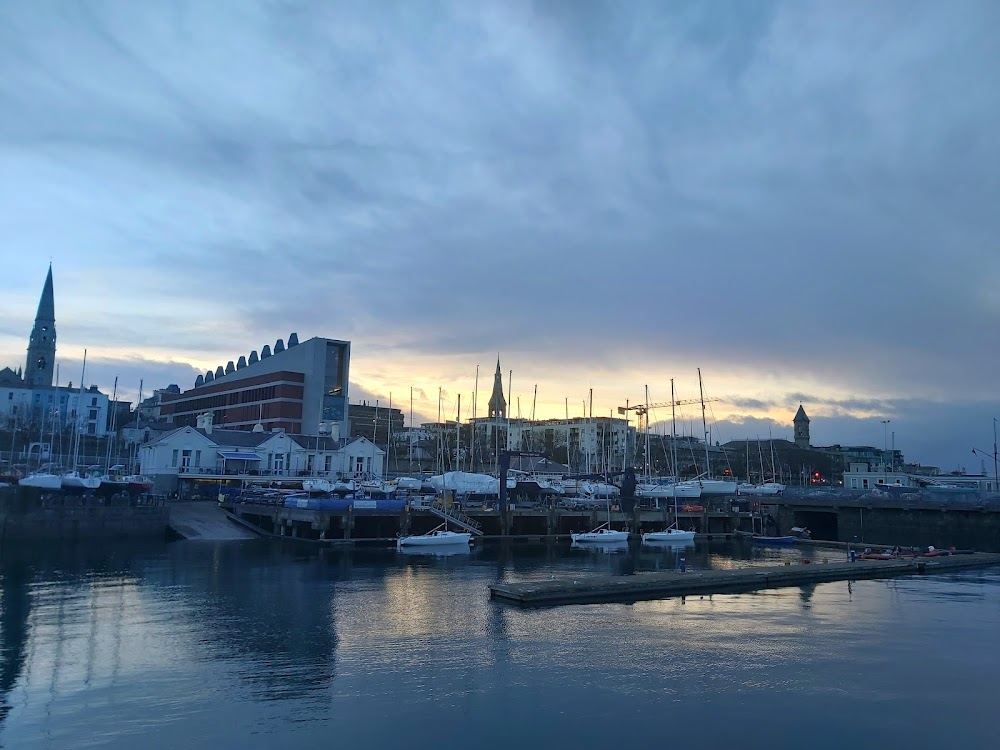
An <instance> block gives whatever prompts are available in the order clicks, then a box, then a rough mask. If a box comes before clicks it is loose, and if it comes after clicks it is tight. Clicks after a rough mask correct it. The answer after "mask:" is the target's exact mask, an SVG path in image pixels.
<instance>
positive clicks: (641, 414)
mask: <svg viewBox="0 0 1000 750" xmlns="http://www.w3.org/2000/svg"><path fill="white" fill-rule="evenodd" d="M718 400H719V399H717V398H706V399H705V402H706V403H707V402H709V401H718ZM700 403H701V399H700V398H684V399H680V400H679V401H674V402H673V403H671V402H670V401H657V402H656V403H653V404H648V405H647V404H636V405H635V406H619V407H618V413H619V414H627V413H628V412H630V411H634V412H635V416H636V418H637V424H636V431H637V432H638V433H639V434H642V433H643V431H644V430H645V429H646V416H647V414H648V413H649V412H651V411H652V410H653V409H664V408H666V407H668V406H691V405H693V404H700Z"/></svg>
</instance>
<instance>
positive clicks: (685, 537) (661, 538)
mask: <svg viewBox="0 0 1000 750" xmlns="http://www.w3.org/2000/svg"><path fill="white" fill-rule="evenodd" d="M642 541H644V542H693V541H694V532H693V531H681V530H680V529H667V530H666V531H650V532H648V533H646V534H643V535H642Z"/></svg>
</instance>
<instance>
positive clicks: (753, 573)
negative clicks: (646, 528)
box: [489, 552, 1000, 607]
mask: <svg viewBox="0 0 1000 750" xmlns="http://www.w3.org/2000/svg"><path fill="white" fill-rule="evenodd" d="M991 565H1000V554H988V553H983V552H980V553H976V554H972V555H954V556H947V557H917V558H902V559H899V560H858V561H857V562H853V563H851V562H839V563H812V564H803V563H797V564H791V565H782V566H768V567H747V568H735V569H730V570H699V571H688V572H686V573H681V572H679V571H676V572H668V573H637V574H635V575H630V576H588V575H575V576H570V577H565V578H561V579H558V580H550V581H530V582H525V583H498V584H491V585H490V587H489V588H490V598H491V599H496V600H498V601H503V602H510V603H512V604H517V605H520V606H522V607H551V606H558V605H562V604H591V603H597V602H635V601H642V600H646V599H665V598H669V597H675V596H690V595H692V594H722V593H735V592H741V591H757V590H760V589H774V588H784V587H787V586H802V585H807V584H812V583H827V582H830V581H850V580H858V579H863V578H891V577H894V576H905V575H923V574H931V573H948V572H952V571H956V570H962V569H967V568H982V567H988V566H991Z"/></svg>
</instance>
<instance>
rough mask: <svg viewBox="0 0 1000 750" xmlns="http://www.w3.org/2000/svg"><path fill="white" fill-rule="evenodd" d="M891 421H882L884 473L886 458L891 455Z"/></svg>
mask: <svg viewBox="0 0 1000 750" xmlns="http://www.w3.org/2000/svg"><path fill="white" fill-rule="evenodd" d="M891 421H892V420H891V419H883V420H882V471H885V457H886V455H887V454H888V453H889V422H891Z"/></svg>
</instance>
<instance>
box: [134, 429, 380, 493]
mask: <svg viewBox="0 0 1000 750" xmlns="http://www.w3.org/2000/svg"><path fill="white" fill-rule="evenodd" d="M139 464H140V471H141V473H142V474H145V475H146V476H148V477H149V478H150V479H152V480H153V484H154V491H155V492H173V491H176V490H177V488H178V482H179V480H181V479H192V480H216V481H220V480H226V479H241V480H252V479H255V478H259V477H263V478H268V479H272V480H293V479H296V478H302V477H309V476H320V477H324V478H329V479H338V478H342V479H354V478H358V479H362V478H372V477H374V478H378V477H382V476H384V474H385V451H383V450H382V449H381V448H379V447H378V446H376V445H375V444H374V443H372V442H371V441H369V440H366V439H365V438H333V437H329V436H325V435H324V436H317V435H291V434H288V433H287V432H285V431H284V430H282V429H280V428H275V429H274V430H273V431H270V432H265V431H263V430H249V431H248V430H229V429H222V428H218V427H215V426H214V425H213V424H212V420H211V416H210V415H209V414H205V415H203V416H202V417H201V418H200V419H199V421H198V425H197V426H194V427H192V426H185V427H179V428H177V429H175V430H173V431H171V432H168V433H165V434H163V435H161V436H160V437H158V438H155V439H153V440H151V441H150V442H149V443H146V444H145V445H143V446H141V447H140V449H139Z"/></svg>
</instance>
